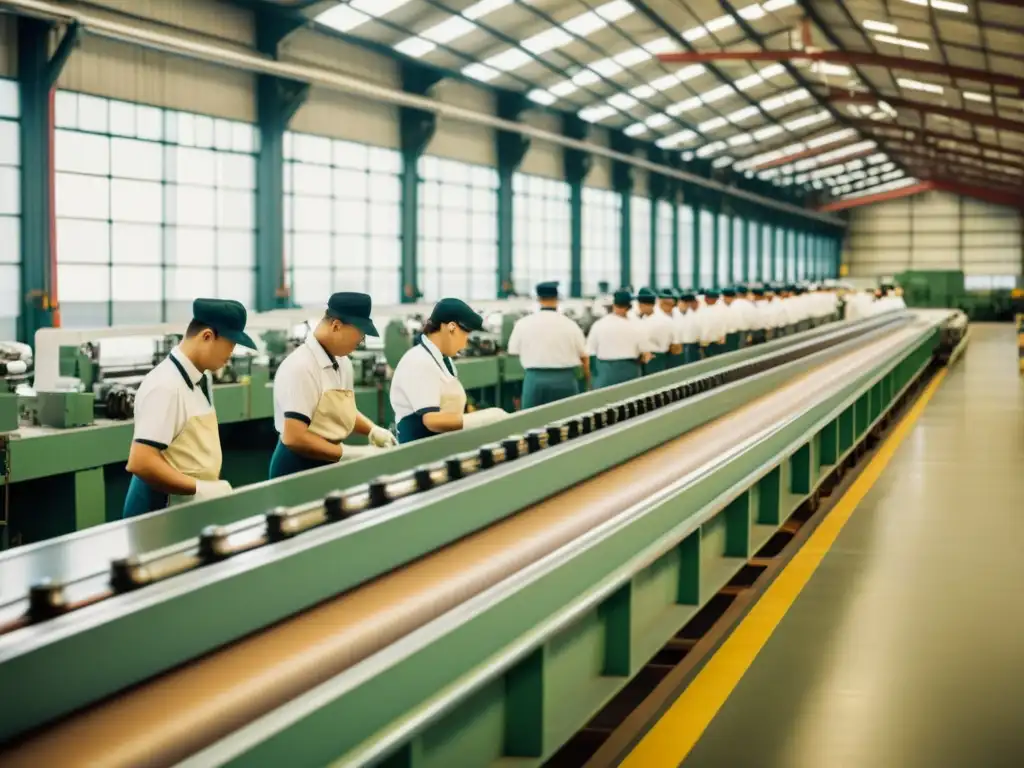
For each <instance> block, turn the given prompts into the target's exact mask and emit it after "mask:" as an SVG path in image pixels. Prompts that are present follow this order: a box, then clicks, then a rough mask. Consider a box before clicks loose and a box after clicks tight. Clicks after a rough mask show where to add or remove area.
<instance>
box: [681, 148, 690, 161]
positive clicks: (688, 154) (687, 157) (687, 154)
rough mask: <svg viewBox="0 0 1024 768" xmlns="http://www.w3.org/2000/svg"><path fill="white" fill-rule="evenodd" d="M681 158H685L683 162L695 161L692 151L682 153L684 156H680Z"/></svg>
mask: <svg viewBox="0 0 1024 768" xmlns="http://www.w3.org/2000/svg"><path fill="white" fill-rule="evenodd" d="M680 157H682V158H683V162H686V163H688V162H690V161H691V160H693V152H691V151H690V150H686V151H685V152H683V153H682V155H680Z"/></svg>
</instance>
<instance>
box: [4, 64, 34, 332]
mask: <svg viewBox="0 0 1024 768" xmlns="http://www.w3.org/2000/svg"><path fill="white" fill-rule="evenodd" d="M20 166H21V146H20V144H19V137H18V84H17V83H16V82H15V81H14V80H4V79H0V341H4V340H9V339H16V338H17V337H18V312H19V309H20V307H21V300H20V297H21V269H20V266H19V265H20V263H21V234H20V226H19V225H20V223H21V217H20V214H21V171H20ZM26 341H31V339H26Z"/></svg>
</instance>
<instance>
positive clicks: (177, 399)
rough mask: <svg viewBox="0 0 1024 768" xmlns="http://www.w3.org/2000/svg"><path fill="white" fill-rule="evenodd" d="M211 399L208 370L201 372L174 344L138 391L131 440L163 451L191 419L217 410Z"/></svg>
mask: <svg viewBox="0 0 1024 768" xmlns="http://www.w3.org/2000/svg"><path fill="white" fill-rule="evenodd" d="M204 386H205V389H206V391H205V392H204V391H203V389H204ZM207 392H209V393H210V396H209V398H208V397H207V394H206V393H207ZM212 399H213V386H212V384H211V381H210V376H209V373H203V372H201V371H200V370H199V369H198V368H196V367H195V365H194V364H193V363H192V361H191V360H189V359H188V358H187V357H185V355H184V353H183V352H182V351H181V349H180V348H179V347H175V348H174V349H172V350H171V354H169V355H168V356H167V357H166V358H164V359H163V360H162V361H161V362H160V363H159V364H158V365H157V366H156V367H155V368H154V369H153V370H151V371H150V372H149V373H147V374H146V376H145V378H143V379H142V383H141V384H140V385H139V389H138V391H137V392H136V393H135V424H134V433H133V435H132V439H133V440H134V441H135V442H137V443H143V444H144V445H151V446H153V447H154V448H158V449H160V450H163V449H164V448H166V447H167V446H169V445H170V444H171V443H172V442H173V441H174V438H176V437H177V436H178V435H180V434H181V431H182V430H183V429H185V425H186V424H187V423H188V421H189V419H192V418H194V417H196V416H203V415H205V414H207V413H210V412H211V411H213V410H214V408H213V403H212V402H211V401H212Z"/></svg>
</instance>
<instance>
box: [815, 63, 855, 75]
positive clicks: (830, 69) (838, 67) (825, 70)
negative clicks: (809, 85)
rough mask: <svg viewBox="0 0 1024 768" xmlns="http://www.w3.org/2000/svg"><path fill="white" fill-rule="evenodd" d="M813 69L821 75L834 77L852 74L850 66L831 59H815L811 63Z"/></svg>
mask: <svg viewBox="0 0 1024 768" xmlns="http://www.w3.org/2000/svg"><path fill="white" fill-rule="evenodd" d="M811 71H812V72H815V73H817V74H819V75H832V76H833V77H846V76H848V75H849V74H850V68H849V67H844V66H843V65H842V64H833V63H832V62H830V61H815V62H814V63H813V64H812V65H811Z"/></svg>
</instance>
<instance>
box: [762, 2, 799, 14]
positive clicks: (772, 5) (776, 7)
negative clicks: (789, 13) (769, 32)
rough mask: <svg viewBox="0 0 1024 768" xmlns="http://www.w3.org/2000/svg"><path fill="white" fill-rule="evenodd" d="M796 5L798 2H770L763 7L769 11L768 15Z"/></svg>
mask: <svg viewBox="0 0 1024 768" xmlns="http://www.w3.org/2000/svg"><path fill="white" fill-rule="evenodd" d="M795 3H796V0H768V2H767V3H765V4H764V5H762V6H761V7H762V8H764V9H765V10H766V11H768V13H775V11H781V10H782V9H783V8H789V6H791V5H794V4H795Z"/></svg>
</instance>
